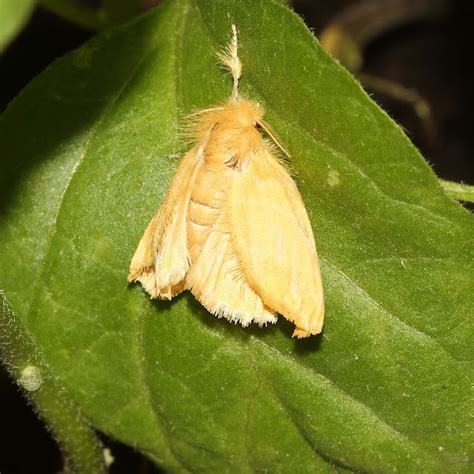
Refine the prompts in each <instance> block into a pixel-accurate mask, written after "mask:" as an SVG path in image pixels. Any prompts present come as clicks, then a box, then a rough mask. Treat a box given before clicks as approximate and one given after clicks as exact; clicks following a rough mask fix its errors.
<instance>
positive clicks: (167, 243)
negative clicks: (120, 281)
mask: <svg viewBox="0 0 474 474" xmlns="http://www.w3.org/2000/svg"><path fill="white" fill-rule="evenodd" d="M202 154H203V152H202V147H197V148H193V149H191V150H190V151H189V152H188V153H186V155H184V157H183V158H182V160H181V162H180V164H179V167H178V170H177V172H176V174H175V176H174V178H173V180H172V182H171V185H170V188H169V190H168V193H167V195H166V197H165V200H164V202H163V204H162V205H161V207H160V208H159V209H158V212H157V213H156V214H155V216H154V217H153V219H152V220H151V222H150V223H149V225H148V227H147V228H146V230H145V232H144V234H143V237H142V238H141V240H140V242H139V244H138V247H137V250H136V251H135V254H134V256H133V258H132V262H131V264H130V271H129V275H128V281H130V282H131V281H139V282H140V283H141V284H142V286H143V287H144V288H145V290H146V291H147V292H148V293H149V294H150V296H151V297H152V298H166V299H171V298H172V297H173V296H175V295H177V294H178V293H180V292H181V291H183V290H184V278H185V276H186V272H187V270H188V268H189V251H188V244H187V232H186V216H187V212H188V207H189V199H190V195H191V190H192V186H193V181H194V178H195V175H196V171H197V169H198V168H199V164H200V162H201V161H202Z"/></svg>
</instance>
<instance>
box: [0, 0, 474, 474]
mask: <svg viewBox="0 0 474 474" xmlns="http://www.w3.org/2000/svg"><path fill="white" fill-rule="evenodd" d="M231 23H235V24H236V25H237V27H238V30H239V37H240V46H241V48H240V54H241V58H242V61H243V65H244V75H243V77H242V85H241V87H242V92H243V93H245V94H246V95H247V96H248V97H250V98H252V99H254V100H257V101H259V102H260V103H262V104H263V105H264V107H265V109H266V111H267V115H266V120H267V122H268V123H270V124H271V126H272V127H273V128H274V130H275V131H276V133H277V135H278V136H279V138H280V140H281V141H282V143H283V144H284V146H285V148H287V149H288V150H289V152H290V154H291V156H292V161H291V167H292V168H293V170H294V172H295V178H296V181H297V183H298V186H299V188H300V191H301V193H302V195H303V199H304V201H305V204H306V206H307V209H308V213H309V215H310V219H311V221H312V224H313V229H314V232H315V235H316V242H317V246H318V252H319V254H320V257H321V265H322V274H323V280H324V285H325V292H326V299H327V306H326V314H327V318H326V325H325V329H324V333H323V335H322V336H319V337H311V338H309V339H307V340H302V341H297V340H294V339H291V332H292V328H291V325H290V324H288V323H286V322H285V321H283V320H282V318H280V320H279V322H278V324H277V325H276V326H274V327H270V328H265V329H259V328H247V329H243V328H241V327H239V326H235V325H233V324H230V323H228V322H227V321H223V320H218V319H216V318H215V317H213V316H212V315H210V314H208V313H207V312H206V311H205V310H204V309H203V308H202V307H201V306H200V305H199V304H198V303H197V302H195V301H194V299H193V298H192V296H191V295H189V294H183V295H181V296H179V297H178V298H175V300H173V301H172V302H155V301H150V300H149V299H148V297H147V296H146V295H145V293H144V292H143V291H142V289H141V288H140V287H139V286H138V285H132V286H129V285H127V282H126V278H127V271H128V265H129V262H130V259H131V257H132V255H133V252H134V250H135V247H136V245H137V243H138V240H139V238H140V236H141V234H142V233H143V231H144V229H145V227H146V225H147V223H148V221H149V220H150V218H151V216H152V215H153V214H154V212H155V210H156V209H157V208H158V206H159V205H160V202H161V201H162V198H163V194H164V192H165V191H166V189H167V187H168V185H169V182H170V180H171V178H172V176H173V173H174V172H175V170H176V166H177V163H178V160H177V158H179V156H181V155H182V154H183V152H185V151H186V149H187V147H189V143H186V140H184V139H183V137H182V135H181V134H180V129H181V126H182V125H183V117H184V116H185V115H186V114H189V113H190V112H192V111H195V110H197V109H199V108H204V107H209V106H212V105H213V104H215V103H218V102H220V101H222V100H225V99H226V98H227V97H228V96H229V93H230V85H231V82H230V79H229V77H228V76H227V75H226V74H225V73H223V71H222V70H221V69H220V67H219V65H218V63H217V59H216V56H215V52H216V51H217V50H218V49H219V47H221V46H223V45H226V44H227V42H228V40H229V36H230V24H231ZM0 155H1V156H2V161H1V162H0V180H1V183H0V184H1V187H0V219H1V221H0V287H2V288H3V289H4V292H5V295H6V296H7V297H8V301H9V303H10V304H11V306H12V308H13V310H14V311H15V313H16V315H17V317H18V318H19V319H20V320H21V323H22V324H23V325H24V326H25V328H27V330H28V331H29V333H30V334H31V336H32V338H33V340H34V341H35V344H36V345H37V348H38V350H39V351H41V353H42V356H43V357H44V359H45V360H46V361H47V363H48V366H49V368H50V370H51V371H52V372H53V374H54V375H55V376H56V377H57V378H58V379H59V380H60V381H61V383H62V384H63V385H64V386H65V388H66V389H67V392H68V393H70V394H71V397H72V398H73V400H74V402H75V404H77V405H78V406H79V407H80V408H81V410H82V412H83V414H84V415H85V416H86V417H87V418H88V419H89V420H90V422H91V423H92V424H93V425H94V426H95V427H96V428H97V429H99V430H101V431H103V432H106V433H108V434H110V435H111V436H113V437H115V438H117V439H120V440H121V441H123V442H125V443H128V444H130V445H132V446H134V447H136V448H137V449H139V450H140V451H141V452H142V453H144V454H145V455H147V456H148V457H150V458H151V459H153V460H154V461H155V462H156V463H157V464H159V465H161V466H163V467H165V468H166V469H168V470H169V471H175V472H184V471H205V472H253V471H263V470H266V471H270V472H330V471H334V470H345V469H349V470H353V471H366V472H389V471H401V472H417V471H425V472H426V471H428V472H469V471H472V464H470V461H469V458H468V456H469V454H470V453H469V450H468V446H469V439H470V435H471V434H472V422H471V421H470V419H469V417H468V416H467V415H466V413H467V412H468V408H469V406H470V404H471V401H470V400H471V398H470V397H471V393H470V391H469V387H468V382H469V380H470V372H469V367H470V366H469V362H470V359H471V355H472V350H471V348H470V344H471V341H470V336H471V335H472V323H471V322H470V320H469V318H468V314H469V313H470V312H471V311H472V307H473V304H474V302H473V292H472V283H473V268H472V261H473V259H472V256H473V246H472V240H471V237H472V235H473V233H472V231H473V220H472V216H471V215H469V214H468V212H467V211H465V210H464V209H463V208H462V207H461V206H459V205H458V204H457V203H455V202H454V201H451V200H449V199H448V198H447V197H446V196H445V195H444V193H443V192H442V190H441V188H440V186H439V184H438V182H437V179H436V177H435V176H434V174H433V172H432V171H431V169H430V168H429V166H428V165H427V164H426V162H425V161H424V160H423V159H422V158H421V156H420V155H419V153H418V152H417V150H416V149H415V148H414V147H413V145H411V143H410V142H409V140H408V139H407V138H406V136H405V135H404V134H403V133H402V131H401V130H400V128H399V127H398V126H397V125H396V124H394V123H393V121H391V120H390V119H389V118H388V117H387V115H386V114H385V113H384V112H383V111H381V110H380V109H379V108H378V107H377V105H376V104H374V103H373V102H372V101H371V100H370V99H369V98H368V96H367V95H366V94H365V93H364V92H363V90H362V89H361V88H360V86H359V85H358V84H357V83H356V82H355V81H354V79H353V78H352V77H351V76H350V75H349V74H348V73H347V72H346V71H345V70H344V69H343V68H342V67H341V66H339V65H338V64H337V63H336V62H335V61H334V60H332V59H331V58H330V57H329V56H328V55H327V54H326V53H325V52H324V51H323V50H322V49H321V47H320V46H319V45H318V43H317V42H316V41H315V39H314V37H313V36H312V35H311V33H310V32H309V31H308V30H307V29H306V28H305V26H304V25H303V23H302V21H301V20H300V19H299V18H298V17H297V16H296V15H295V14H293V13H292V12H290V11H289V10H288V9H287V8H286V7H284V6H281V5H278V4H276V3H273V2H271V1H264V0H260V1H257V2H251V1H250V0H242V1H240V2H232V1H230V0H229V1H226V0H219V1H211V0H195V1H191V0H179V1H174V2H168V3H165V4H164V5H162V6H161V7H159V8H157V9H155V10H153V11H152V12H150V13H149V14H147V15H145V16H143V17H141V18H139V19H137V20H136V21H133V22H131V23H129V24H127V25H124V26H122V27H119V28H117V29H114V30H112V31H111V32H107V33H105V34H102V35H100V36H99V37H97V38H95V39H94V40H92V41H91V42H89V43H87V44H86V45H84V46H83V47H82V48H80V49H78V50H77V51H75V52H73V53H71V54H69V55H67V56H65V57H64V58H62V59H60V60H59V61H57V62H56V63H55V64H53V65H52V66H51V67H50V68H48V69H47V70H46V71H45V72H44V73H43V74H41V75H40V76H39V77H38V78H36V79H35V80H34V81H33V82H32V83H31V84H30V85H29V86H28V87H27V88H26V89H25V90H24V91H23V92H22V94H21V95H20V96H19V97H18V98H17V99H16V100H15V101H14V102H13V103H12V104H11V106H10V107H9V109H8V110H7V111H6V113H5V114H4V115H3V117H2V119H1V121H0Z"/></svg>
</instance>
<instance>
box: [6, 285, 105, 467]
mask: <svg viewBox="0 0 474 474" xmlns="http://www.w3.org/2000/svg"><path fill="white" fill-rule="evenodd" d="M0 363H3V364H4V365H5V367H6V368H7V370H8V372H9V373H10V375H11V377H12V378H13V379H14V380H15V381H16V382H17V384H18V385H19V386H20V388H22V389H23V393H24V394H25V395H27V399H28V401H30V402H31V405H32V406H33V408H34V410H35V411H36V413H37V414H38V416H40V417H41V418H43V419H44V420H45V421H46V422H47V424H48V427H49V428H50V429H51V431H52V433H53V435H54V437H55V439H56V440H57V442H58V443H59V447H60V448H61V451H62V453H63V456H64V461H65V466H64V472H65V473H75V474H105V472H106V470H107V469H106V466H105V460H104V456H103V451H102V445H101V443H100V441H99V440H98V438H97V436H96V434H95V432H94V430H93V428H92V426H91V425H90V424H89V422H88V421H87V420H86V419H85V417H84V416H83V415H82V413H81V411H80V409H79V407H78V406H77V405H76V403H75V402H74V401H73V400H72V398H71V397H70V396H69V394H68V393H67V391H66V389H65V388H64V387H63V386H62V385H61V384H60V382H59V380H58V379H57V378H56V377H54V376H53V375H52V374H51V372H50V369H49V366H48V365H47V364H46V362H45V360H44V359H43V357H42V355H41V353H40V351H39V349H38V347H37V346H36V344H35V342H34V340H33V339H32V338H31V336H30V335H29V334H28V333H27V331H26V330H25V328H24V327H23V325H22V324H21V322H20V321H19V320H18V318H17V317H16V315H15V314H14V313H13V311H12V309H11V307H10V305H9V304H8V301H7V299H6V298H5V295H4V294H3V292H2V291H1V290H0Z"/></svg>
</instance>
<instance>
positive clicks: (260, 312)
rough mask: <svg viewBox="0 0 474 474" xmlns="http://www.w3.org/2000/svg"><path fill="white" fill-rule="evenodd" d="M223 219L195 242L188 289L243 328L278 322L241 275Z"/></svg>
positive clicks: (209, 306)
mask: <svg viewBox="0 0 474 474" xmlns="http://www.w3.org/2000/svg"><path fill="white" fill-rule="evenodd" d="M223 217H224V216H221V218H220V219H219V220H218V222H217V223H216V225H215V226H214V227H213V228H212V229H211V228H208V229H207V230H205V229H203V233H205V235H203V236H202V238H201V239H199V240H201V241H202V242H203V243H202V245H201V244H200V243H199V242H196V245H198V246H199V247H200V248H199V251H198V252H197V253H198V255H199V256H198V257H197V259H196V261H194V262H193V263H192V265H191V268H190V269H189V272H188V274H187V276H186V288H187V289H189V290H191V292H192V293H193V295H194V297H195V298H196V299H197V300H198V301H199V302H200V303H201V304H202V305H203V306H204V307H205V308H206V309H207V310H208V311H209V312H210V313H212V314H215V315H216V316H218V317H225V318H226V319H228V320H229V321H233V322H239V323H240V324H242V326H244V327H245V326H247V325H248V324H249V323H251V322H252V321H253V322H256V323H257V324H259V325H260V326H262V325H266V324H267V323H275V322H276V320H277V319H276V316H275V314H274V312H273V311H272V310H271V309H270V308H268V307H266V306H265V305H264V304H263V302H262V300H261V298H260V297H259V296H258V295H257V294H256V293H255V292H254V291H253V289H252V288H251V287H250V286H249V285H248V283H247V282H246V280H245V278H244V277H243V275H242V271H241V269H240V266H239V262H238V260H237V257H236V255H235V254H234V252H233V251H232V245H231V241H230V234H229V232H227V229H226V225H225V219H223ZM191 225H193V224H191ZM206 234H207V235H206ZM192 245H193V242H191V243H190V246H192ZM191 253H193V252H191Z"/></svg>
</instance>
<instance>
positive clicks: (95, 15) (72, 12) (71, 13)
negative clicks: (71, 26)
mask: <svg viewBox="0 0 474 474" xmlns="http://www.w3.org/2000/svg"><path fill="white" fill-rule="evenodd" d="M38 3H39V4H40V5H41V6H43V7H44V8H46V9H47V10H49V11H51V12H53V13H55V14H56V15H58V16H60V17H61V18H64V19H66V20H68V21H70V22H72V23H75V24H76V25H79V26H82V27H84V28H87V29H89V30H94V31H98V30H102V29H103V28H104V26H105V24H106V21H105V15H104V13H103V11H102V10H101V9H95V8H91V7H87V6H85V5H80V4H78V3H74V2H72V1H71V0H39V1H38Z"/></svg>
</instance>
